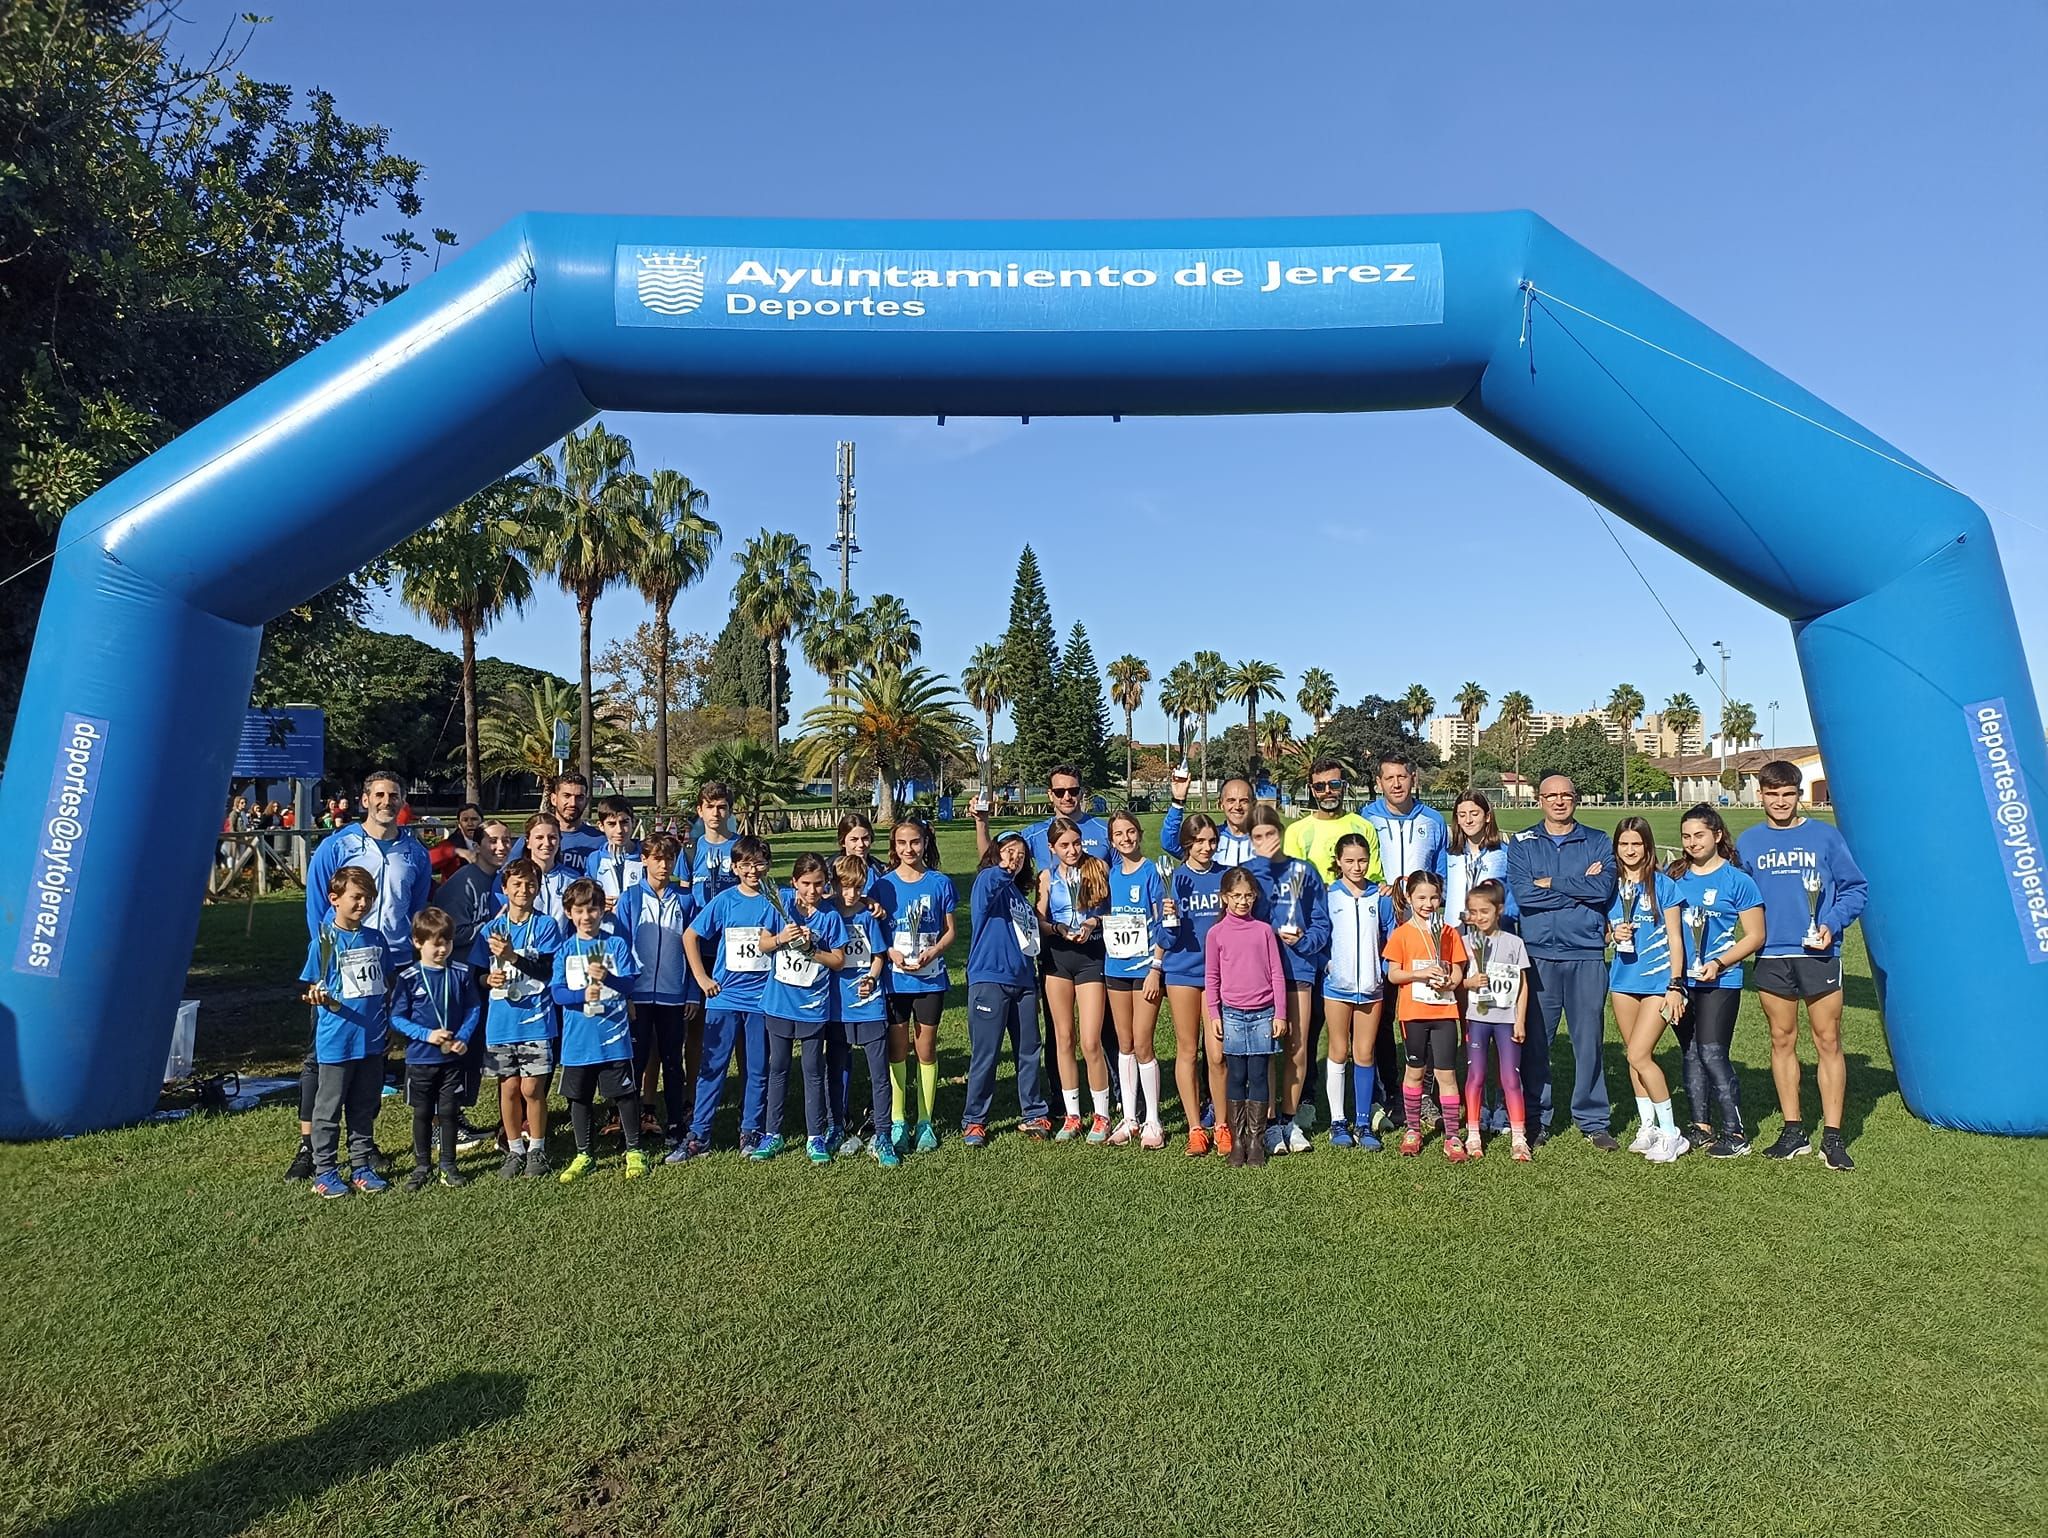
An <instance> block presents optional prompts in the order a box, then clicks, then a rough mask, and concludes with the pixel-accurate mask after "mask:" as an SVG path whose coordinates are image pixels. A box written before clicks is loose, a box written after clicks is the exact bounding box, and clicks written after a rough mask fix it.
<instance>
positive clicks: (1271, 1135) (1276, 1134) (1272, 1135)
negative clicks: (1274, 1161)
mask: <svg viewBox="0 0 2048 1538" xmlns="http://www.w3.org/2000/svg"><path fill="white" fill-rule="evenodd" d="M1260 1141H1261V1142H1262V1143H1263V1144H1264V1145H1265V1149H1266V1157H1267V1158H1269V1159H1271V1158H1276V1157H1278V1156H1279V1155H1281V1154H1284V1153H1286V1152H1288V1151H1289V1150H1288V1143H1287V1128H1286V1127H1285V1126H1284V1125H1282V1124H1281V1123H1280V1122H1277V1121H1276V1122H1274V1123H1273V1125H1272V1126H1270V1127H1268V1128H1267V1129H1266V1132H1265V1136H1264V1137H1263V1138H1261V1139H1260Z"/></svg>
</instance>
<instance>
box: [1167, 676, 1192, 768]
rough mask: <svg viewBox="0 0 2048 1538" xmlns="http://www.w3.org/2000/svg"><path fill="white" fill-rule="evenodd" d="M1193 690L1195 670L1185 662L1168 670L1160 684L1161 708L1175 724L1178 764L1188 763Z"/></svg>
mask: <svg viewBox="0 0 2048 1538" xmlns="http://www.w3.org/2000/svg"><path fill="white" fill-rule="evenodd" d="M1193 688H1194V669H1193V667H1192V666H1190V665H1189V664H1188V663H1185V662H1176V663H1175V664H1174V665H1173V666H1172V667H1170V668H1168V669H1167V670H1166V677H1165V678H1163V679H1162V680H1160V684H1159V708H1160V709H1161V710H1163V711H1165V712H1166V715H1167V717H1168V719H1169V720H1171V721H1172V722H1173V745H1174V748H1175V750H1176V751H1177V752H1178V754H1179V757H1178V758H1177V759H1175V762H1176V763H1185V762H1186V761H1187V756H1188V717H1189V716H1191V715H1193V714H1194V710H1193V708H1192V707H1191V706H1190V705H1189V704H1188V696H1189V694H1190V692H1191V691H1192V690H1193Z"/></svg>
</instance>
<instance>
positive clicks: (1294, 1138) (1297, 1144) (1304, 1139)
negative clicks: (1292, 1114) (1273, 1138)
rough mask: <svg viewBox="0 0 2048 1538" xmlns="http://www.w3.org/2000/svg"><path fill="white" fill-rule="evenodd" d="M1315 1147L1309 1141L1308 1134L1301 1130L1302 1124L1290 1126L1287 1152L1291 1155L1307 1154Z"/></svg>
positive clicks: (1293, 1123)
mask: <svg viewBox="0 0 2048 1538" xmlns="http://www.w3.org/2000/svg"><path fill="white" fill-rule="evenodd" d="M1313 1146H1314V1145H1313V1144H1311V1143H1310V1142H1309V1140H1308V1134H1307V1133H1306V1132H1304V1131H1302V1130H1301V1123H1300V1122H1291V1123H1289V1124H1288V1127H1287V1151H1288V1152H1289V1153H1307V1152H1308V1151H1309V1149H1310V1148H1311V1147H1313Z"/></svg>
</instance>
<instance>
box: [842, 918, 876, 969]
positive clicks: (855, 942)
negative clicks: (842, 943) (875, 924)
mask: <svg viewBox="0 0 2048 1538" xmlns="http://www.w3.org/2000/svg"><path fill="white" fill-rule="evenodd" d="M874 959H875V953H874V951H873V950H872V949H870V947H869V945H868V932H867V931H866V930H865V929H863V928H861V927H860V925H858V924H848V925H847V926H846V970H847V971H849V972H857V971H859V970H860V969H861V968H862V967H864V966H866V965H867V964H868V963H869V962H870V961H872V960H874Z"/></svg>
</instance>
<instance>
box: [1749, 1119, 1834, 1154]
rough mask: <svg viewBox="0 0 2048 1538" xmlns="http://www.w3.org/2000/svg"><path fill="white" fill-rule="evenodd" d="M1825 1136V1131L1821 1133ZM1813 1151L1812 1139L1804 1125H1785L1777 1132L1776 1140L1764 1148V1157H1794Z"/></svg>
mask: <svg viewBox="0 0 2048 1538" xmlns="http://www.w3.org/2000/svg"><path fill="white" fill-rule="evenodd" d="M1821 1135H1822V1137H1826V1135H1827V1134H1826V1133H1822V1134H1821ZM1812 1152H1813V1141H1812V1139H1810V1138H1809V1137H1807V1135H1806V1129H1805V1128H1804V1127H1787V1128H1786V1129H1785V1130H1784V1131H1783V1132H1780V1133H1779V1134H1778V1141H1777V1142H1775V1143H1773V1144H1771V1146H1770V1147H1769V1148H1766V1149H1765V1150H1764V1157H1765V1158H1766V1159H1796V1158H1798V1157H1799V1156H1800V1155H1801V1154H1804V1153H1812Z"/></svg>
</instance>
